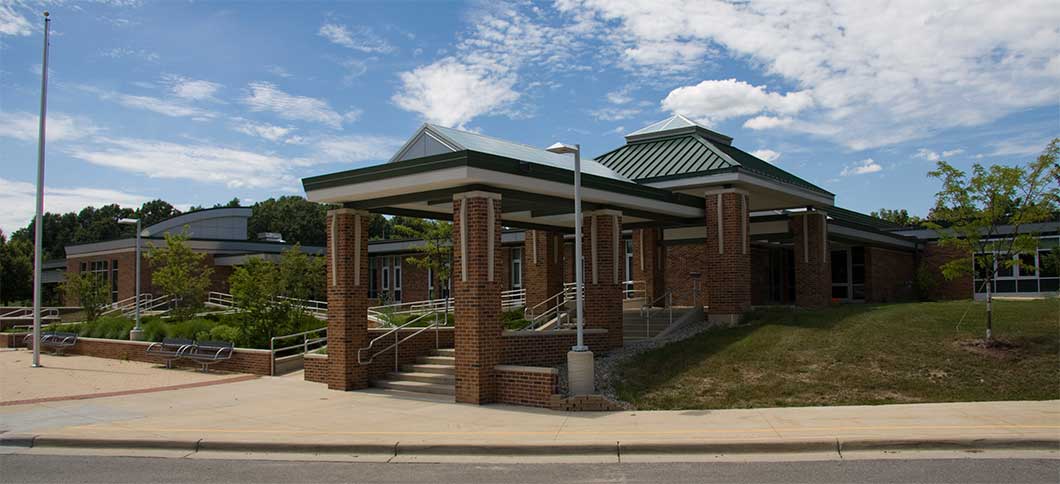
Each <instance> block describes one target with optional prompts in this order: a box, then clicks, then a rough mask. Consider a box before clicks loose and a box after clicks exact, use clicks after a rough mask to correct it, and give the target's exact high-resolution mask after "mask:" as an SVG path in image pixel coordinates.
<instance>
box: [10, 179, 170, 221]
mask: <svg viewBox="0 0 1060 484" xmlns="http://www.w3.org/2000/svg"><path fill="white" fill-rule="evenodd" d="M36 196H37V188H36V184H34V183H30V182H22V181H16V180H8V179H5V178H2V177H0V207H4V209H3V210H0V229H3V231H4V232H5V233H7V234H10V233H11V232H14V231H15V230H17V229H20V228H22V227H25V226H26V225H27V224H28V223H29V222H30V220H32V219H33V214H34V213H35V212H36ZM148 200H150V198H149V197H146V196H143V195H137V194H132V193H125V192H121V191H117V190H111V189H106V188H89V187H80V188H66V187H53V186H45V187H44V210H45V211H47V212H53V213H66V212H78V211H80V210H81V209H82V208H85V207H86V206H88V205H92V206H96V207H98V206H100V205H107V204H111V203H116V204H118V205H121V206H123V207H139V206H140V205H142V204H143V203H144V202H147V201H148Z"/></svg>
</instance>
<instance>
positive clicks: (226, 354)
mask: <svg viewBox="0 0 1060 484" xmlns="http://www.w3.org/2000/svg"><path fill="white" fill-rule="evenodd" d="M234 350H235V344H233V343H229V342H227V341H200V342H198V343H195V345H194V346H192V347H190V348H187V349H186V350H184V353H183V355H181V357H182V358H187V359H189V360H195V361H197V362H199V364H201V365H202V372H203V373H207V372H209V371H210V365H212V364H214V363H217V362H219V361H225V360H227V359H229V358H231V357H232V352H233V351H234Z"/></svg>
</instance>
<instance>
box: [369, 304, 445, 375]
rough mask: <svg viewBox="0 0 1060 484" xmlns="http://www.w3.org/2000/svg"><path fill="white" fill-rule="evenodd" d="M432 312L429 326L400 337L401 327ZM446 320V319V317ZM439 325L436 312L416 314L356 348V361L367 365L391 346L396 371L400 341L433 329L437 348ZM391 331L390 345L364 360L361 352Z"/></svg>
mask: <svg viewBox="0 0 1060 484" xmlns="http://www.w3.org/2000/svg"><path fill="white" fill-rule="evenodd" d="M432 314H434V323H433V324H431V325H430V326H424V327H422V328H420V329H419V330H417V331H416V332H414V333H412V334H410V335H408V336H406V337H404V338H401V337H400V336H401V333H400V331H401V330H402V329H405V328H406V327H408V326H409V325H411V324H412V323H415V322H417V321H419V320H421V319H423V318H425V317H427V316H430V315H432ZM446 321H448V318H446ZM447 324H448V323H447ZM439 327H440V326H439V324H438V314H437V313H424V314H421V315H419V316H416V317H415V318H413V319H410V320H408V321H407V322H405V324H402V325H401V326H397V327H395V328H394V329H391V330H390V331H387V332H386V333H383V334H382V335H380V336H377V337H375V338H373V339H372V340H371V341H369V342H368V346H366V347H364V348H361V349H359V350H357V363H359V364H361V365H367V364H369V363H371V362H372V361H374V360H375V357H376V356H379V355H381V354H383V353H385V352H386V351H387V350H389V349H391V348H393V349H394V371H397V370H398V368H399V366H400V359H399V358H400V354H399V351H400V349H401V343H404V342H406V341H408V340H409V339H412V338H415V337H416V336H418V335H419V334H420V333H423V332H424V331H427V330H428V329H434V330H435V332H436V333H435V343H434V344H435V347H436V348H437V347H439V342H438V341H439V340H438V336H437V331H438V328H439ZM391 333H393V335H394V342H393V343H392V344H391V345H390V346H387V347H386V348H383V349H381V350H379V351H376V352H375V353H374V354H372V356H371V357H369V358H368V361H364V357H363V353H364V352H365V351H366V350H370V349H372V346H374V345H375V342H376V341H379V340H381V339H383V338H386V337H387V336H390V334H391Z"/></svg>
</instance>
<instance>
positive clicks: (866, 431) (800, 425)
mask: <svg viewBox="0 0 1060 484" xmlns="http://www.w3.org/2000/svg"><path fill="white" fill-rule="evenodd" d="M0 430H2V431H4V432H3V433H2V434H0V440H5V439H6V441H7V444H8V445H11V444H18V445H28V444H27V443H26V441H23V442H21V443H19V442H15V440H17V439H19V438H22V437H19V436H37V439H38V440H37V441H36V442H37V444H43V443H45V442H47V441H48V439H56V438H65V439H71V438H72V439H75V440H76V439H88V440H89V441H91V440H92V439H96V440H98V439H133V440H145V439H146V440H152V441H161V442H175V443H176V444H173V445H178V446H180V445H189V446H191V448H193V449H195V450H199V449H201V448H202V447H203V446H205V445H207V444H208V443H223V444H224V445H227V446H230V447H229V448H233V449H238V448H240V447H239V445H238V444H246V445H248V446H249V445H250V444H259V445H260V444H262V443H265V444H268V443H272V444H277V447H276V448H280V447H284V448H293V447H294V446H299V445H302V446H311V445H317V446H319V445H362V446H365V447H364V448H366V449H384V450H386V449H391V450H394V449H396V448H397V445H398V443H400V445H402V446H406V447H407V446H420V447H421V448H422V447H430V446H443V447H444V446H446V445H456V446H458V447H454V449H459V448H464V449H465V450H466V449H467V448H469V447H467V446H479V447H481V446H491V445H492V446H501V447H508V448H514V447H519V446H523V447H526V446H545V447H548V446H552V447H553V448H556V446H560V447H563V448H566V449H575V448H578V447H579V446H581V448H583V449H592V448H593V446H596V447H595V448H597V449H604V451H606V452H612V453H613V452H614V448H615V446H616V443H621V445H622V446H625V447H623V449H636V448H637V446H641V448H642V449H651V448H655V449H658V450H660V451H666V448H667V447H666V446H671V447H673V446H682V445H684V446H690V445H706V444H710V445H716V446H717V445H721V446H726V445H727V446H730V448H732V447H733V446H739V445H752V444H763V443H764V444H783V445H800V444H805V445H806V446H807V447H806V450H814V449H816V450H822V449H824V448H826V447H829V446H830V447H832V448H833V450H835V447H836V446H837V443H839V442H849V443H858V444H857V445H867V444H866V443H870V444H871V442H883V441H888V442H918V441H919V442H934V443H939V442H947V441H949V442H970V441H974V440H976V439H994V440H996V441H998V442H1002V443H1006V442H1007V443H1008V444H1005V445H1010V444H1011V443H1012V442H1016V443H1018V442H1030V441H1035V442H1038V444H1036V447H1035V448H1038V449H1041V448H1042V445H1043V444H1042V442H1045V448H1046V449H1050V448H1056V447H1057V446H1058V445H1060V444H1057V442H1060V401H1044V402H986V403H953V404H919V405H885V406H855V407H808V408H771V409H753V410H697V411H653V412H648V411H644V412H641V411H627V412H614V413H559V412H554V411H550V410H537V409H529V408H525V407H514V406H506V405H488V406H472V405H463V404H454V403H449V402H443V401H439V400H432V399H427V398H421V397H406V396H396V395H394V394H388V393H383V392H379V391H371V390H369V391H359V392H337V391H330V390H327V389H326V388H325V387H324V386H323V385H320V384H313V383H307V382H304V381H300V380H298V379H293V378H282V377H280V378H271V377H265V378H259V379H255V380H248V381H242V382H235V383H228V384H223V385H215V386H209V387H198V388H187V389H181V390H176V391H164V392H155V393H140V394H132V395H125V396H121V397H111V398H97V399H92V400H82V401H56V402H45V403H37V404H29V405H13V406H4V407H0ZM138 445H140V444H136V445H130V446H134V447H135V446H138ZM459 446H464V447H459ZM653 446H655V447H653ZM248 448H250V447H248ZM437 448H441V447H437ZM608 449H610V450H608ZM387 452H389V450H387ZM395 452H396V450H395ZM565 452H569V451H565ZM623 452H625V450H623Z"/></svg>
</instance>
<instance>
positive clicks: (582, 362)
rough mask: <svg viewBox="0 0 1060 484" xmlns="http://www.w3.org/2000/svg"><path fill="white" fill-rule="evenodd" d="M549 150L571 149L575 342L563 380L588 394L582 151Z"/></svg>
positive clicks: (590, 388) (589, 370)
mask: <svg viewBox="0 0 1060 484" xmlns="http://www.w3.org/2000/svg"><path fill="white" fill-rule="evenodd" d="M548 151H551V152H553V153H561V154H562V153H574V260H575V263H574V294H575V296H574V297H575V299H576V302H575V314H576V316H577V318H578V323H577V328H578V342H577V344H575V345H574V347H573V348H571V350H570V351H569V352H567V381H568V384H569V387H570V392H571V394H572V395H588V394H591V393H593V391H594V390H595V387H596V385H595V382H594V376H593V372H594V368H593V352H592V351H589V348H588V347H587V346H585V322H584V319H583V316H584V314H585V305H584V298H583V297H582V290H583V287H582V286H584V282H585V274H584V273H585V262H584V260H583V259H584V257H583V256H582V153H581V151H582V150H581V145H577V144H576V145H574V146H571V145H565V144H562V143H556V144H554V145H552V146H549V147H548Z"/></svg>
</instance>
